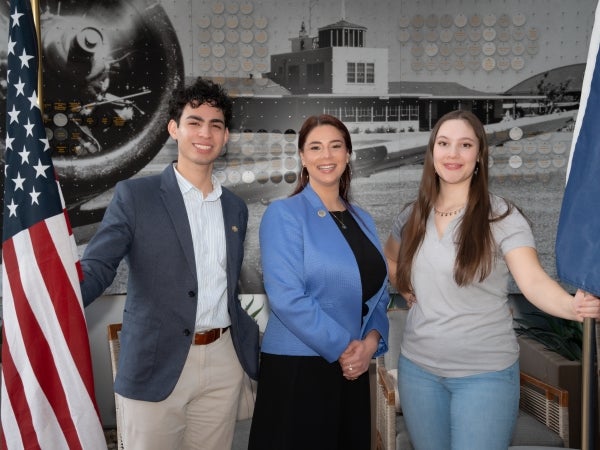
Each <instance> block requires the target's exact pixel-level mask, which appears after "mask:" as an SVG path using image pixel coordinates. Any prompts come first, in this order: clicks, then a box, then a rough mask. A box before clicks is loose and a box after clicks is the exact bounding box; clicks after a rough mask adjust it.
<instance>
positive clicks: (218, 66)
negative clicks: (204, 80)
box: [212, 58, 225, 72]
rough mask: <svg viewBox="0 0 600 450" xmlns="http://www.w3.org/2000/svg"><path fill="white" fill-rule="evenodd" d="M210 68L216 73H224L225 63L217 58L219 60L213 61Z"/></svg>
mask: <svg viewBox="0 0 600 450" xmlns="http://www.w3.org/2000/svg"><path fill="white" fill-rule="evenodd" d="M212 66H213V69H214V70H215V71H216V72H222V71H224V70H225V61H223V60H222V59H220V58H219V59H215V60H214V61H213V64H212Z"/></svg>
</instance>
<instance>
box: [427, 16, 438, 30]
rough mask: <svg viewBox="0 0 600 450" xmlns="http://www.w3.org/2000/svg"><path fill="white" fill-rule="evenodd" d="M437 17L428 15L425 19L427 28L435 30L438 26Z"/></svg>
mask: <svg viewBox="0 0 600 450" xmlns="http://www.w3.org/2000/svg"><path fill="white" fill-rule="evenodd" d="M438 22H439V20H438V16H437V15H436V14H429V15H428V16H427V18H426V19H425V25H427V26H428V27H429V28H436V27H437V26H438Z"/></svg>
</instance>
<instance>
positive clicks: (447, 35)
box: [440, 28, 454, 42]
mask: <svg viewBox="0 0 600 450" xmlns="http://www.w3.org/2000/svg"><path fill="white" fill-rule="evenodd" d="M453 37H454V33H453V32H452V30H450V29H448V28H445V29H443V30H442V31H440V41H442V42H450V41H451V40H452V38H453Z"/></svg>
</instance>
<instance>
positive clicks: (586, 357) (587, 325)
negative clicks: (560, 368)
mask: <svg viewBox="0 0 600 450" xmlns="http://www.w3.org/2000/svg"><path fill="white" fill-rule="evenodd" d="M594 328H595V320H594V319H593V318H591V317H586V318H585V319H584V321H583V345H582V355H581V356H582V358H581V360H582V365H581V373H582V393H581V397H582V398H581V450H594V449H595V445H594V441H595V437H596V436H595V435H596V428H595V427H594V422H595V421H596V420H595V416H596V414H595V410H594V404H595V402H594V399H595V398H596V395H595V393H596V390H597V389H598V386H597V384H596V383H595V382H594V380H596V378H595V370H594V363H593V361H594V343H593V340H594V339H593V338H594ZM593 385H595V386H593Z"/></svg>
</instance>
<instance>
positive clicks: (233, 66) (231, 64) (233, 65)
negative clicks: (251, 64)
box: [226, 58, 240, 72]
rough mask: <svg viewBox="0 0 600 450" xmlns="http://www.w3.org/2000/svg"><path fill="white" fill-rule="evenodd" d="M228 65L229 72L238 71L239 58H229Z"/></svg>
mask: <svg viewBox="0 0 600 450" xmlns="http://www.w3.org/2000/svg"><path fill="white" fill-rule="evenodd" d="M226 65H227V70H228V71H229V72H237V71H239V70H240V60H239V59H237V58H227V61H226Z"/></svg>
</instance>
